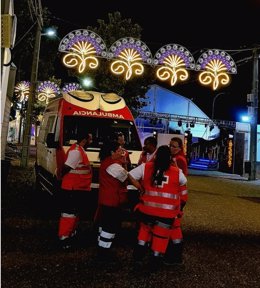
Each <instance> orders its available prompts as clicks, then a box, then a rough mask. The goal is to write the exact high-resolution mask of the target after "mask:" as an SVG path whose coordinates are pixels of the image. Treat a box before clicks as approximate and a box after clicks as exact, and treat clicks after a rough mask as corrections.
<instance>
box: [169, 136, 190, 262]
mask: <svg viewBox="0 0 260 288" xmlns="http://www.w3.org/2000/svg"><path fill="white" fill-rule="evenodd" d="M169 146H170V149H171V155H172V161H173V165H175V166H176V167H179V168H180V169H181V170H182V172H183V173H184V175H185V176H187V175H188V164H187V159H186V156H185V154H184V152H183V142H182V139H181V138H179V137H173V138H172V139H171V141H170V145H169ZM180 200H181V211H180V213H179V215H178V218H177V219H175V221H174V223H173V229H172V231H171V240H170V242H169V245H168V247H167V250H166V253H165V258H164V263H165V264H168V265H174V264H181V263H182V253H183V234H182V230H181V219H182V216H183V208H184V206H185V205H186V202H187V200H188V190H187V186H186V185H185V186H182V187H181V190H180Z"/></svg>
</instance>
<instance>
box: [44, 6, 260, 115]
mask: <svg viewBox="0 0 260 288" xmlns="http://www.w3.org/2000/svg"><path fill="white" fill-rule="evenodd" d="M61 3H62V2H60V1H53V0H42V6H43V7H45V6H47V7H48V9H49V10H50V12H51V13H52V15H53V16H54V17H55V18H56V19H54V20H53V22H52V24H53V25H55V26H58V27H59V28H58V34H59V37H60V38H63V37H64V36H66V34H67V33H69V32H70V31H73V30H76V29H84V28H86V27H87V26H97V19H103V20H105V22H108V17H107V15H108V13H112V12H115V11H119V12H120V13H121V15H122V17H123V18H131V19H132V23H136V24H139V25H140V26H141V27H142V29H143V31H142V38H141V40H142V41H143V42H144V43H145V44H146V45H147V46H148V47H149V48H150V50H151V52H152V53H153V55H154V54H155V52H156V51H157V50H158V49H159V48H161V47H162V46H164V45H166V44H172V43H176V44H179V45H182V46H184V47H186V48H187V49H188V50H189V51H190V52H191V53H192V55H193V56H194V58H195V61H196V60H197V59H198V58H199V56H200V55H201V54H202V52H204V51H205V50H207V49H221V50H225V51H227V52H228V53H229V54H230V55H231V57H232V58H233V59H234V60H235V62H236V64H237V69H238V74H237V75H231V78H232V82H231V84H230V85H229V86H225V88H222V89H220V90H217V92H216V91H214V92H213V91H212V90H211V89H210V88H208V86H207V87H204V86H201V84H199V82H198V81H197V80H196V74H194V75H193V77H192V78H191V79H190V80H188V81H187V82H185V83H184V84H177V85H176V86H174V87H171V86H170V85H168V86H167V84H165V82H162V86H164V87H165V88H167V89H169V90H172V91H174V92H176V93H179V94H181V95H183V96H185V97H187V98H190V99H193V102H194V103H195V104H197V105H198V106H199V107H200V108H201V109H202V110H203V111H204V112H205V113H206V114H207V115H208V116H209V117H210V116H211V112H212V102H213V98H214V96H215V95H217V94H218V93H220V92H225V93H226V94H224V95H221V96H219V97H218V98H217V100H216V102H215V113H214V115H215V117H214V118H216V119H225V120H234V121H240V117H239V112H241V113H242V112H244V114H245V113H246V112H247V105H248V104H247V102H246V95H247V94H248V93H250V92H251V89H252V80H253V62H252V60H251V59H249V60H248V61H245V60H244V59H246V58H248V57H249V58H250V57H251V56H252V48H253V47H256V46H258V47H259V46H260V32H259V27H260V25H259V23H260V22H259V21H260V20H259V19H260V18H259V17H260V16H259V15H260V0H238V1H223V0H219V1H201V0H198V1H163V2H158V3H154V4H151V2H148V1H144V2H141V1H140V0H139V1H124V0H121V1H113V0H110V1H107V0H106V1H105V0H103V1H102V0H99V1H93V2H91V7H88V6H87V3H90V2H89V1H84V0H81V1H80V0H73V1H70V2H69V3H70V4H67V3H68V2H67V1H66V2H63V4H62V7H61ZM72 4H73V5H72ZM140 4H142V6H145V7H142V8H141V7H140V6H139V5H140ZM232 4H233V5H232ZM95 5H96V9H95ZM226 5H229V6H226ZM64 69H66V68H65V67H64ZM227 101H229V102H231V104H228V103H227ZM241 113H240V114H241Z"/></svg>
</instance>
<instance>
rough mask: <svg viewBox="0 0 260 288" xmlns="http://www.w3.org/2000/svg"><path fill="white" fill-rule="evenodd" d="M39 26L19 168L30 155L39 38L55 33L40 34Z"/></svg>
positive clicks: (48, 31)
mask: <svg viewBox="0 0 260 288" xmlns="http://www.w3.org/2000/svg"><path fill="white" fill-rule="evenodd" d="M41 28H42V27H41V25H40V24H39V25H38V26H37V31H36V36H35V43H34V50H33V61H32V70H31V81H30V82H31V86H30V92H29V98H28V106H27V111H26V118H25V127H24V131H23V145H22V153H21V162H20V166H21V167H27V165H28V159H29V153H30V141H31V126H32V111H33V104H34V100H35V99H34V97H35V93H36V86H37V78H38V65H39V56H40V47H41V36H42V35H48V36H54V35H55V34H56V33H55V32H54V30H53V29H48V30H46V32H45V33H41Z"/></svg>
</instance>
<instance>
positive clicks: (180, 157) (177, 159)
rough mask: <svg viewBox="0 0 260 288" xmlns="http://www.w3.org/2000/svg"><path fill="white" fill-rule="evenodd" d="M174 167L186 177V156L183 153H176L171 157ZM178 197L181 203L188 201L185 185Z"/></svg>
mask: <svg viewBox="0 0 260 288" xmlns="http://www.w3.org/2000/svg"><path fill="white" fill-rule="evenodd" d="M172 159H173V163H174V165H175V166H177V167H179V168H180V169H181V170H182V172H183V174H184V175H185V176H187V175H188V163H187V159H186V156H185V155H184V153H183V151H180V152H178V153H177V154H176V155H174V156H173V157H172ZM180 197H181V201H182V202H187V200H188V189H187V185H185V186H182V187H181V191H180Z"/></svg>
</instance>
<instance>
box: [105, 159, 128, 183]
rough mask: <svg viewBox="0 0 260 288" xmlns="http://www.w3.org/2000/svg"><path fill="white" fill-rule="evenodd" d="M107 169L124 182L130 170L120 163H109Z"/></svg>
mask: <svg viewBox="0 0 260 288" xmlns="http://www.w3.org/2000/svg"><path fill="white" fill-rule="evenodd" d="M106 171H107V173H108V174H110V175H111V176H113V177H114V178H116V179H118V180H119V181H120V182H122V183H123V182H124V181H125V180H126V179H127V175H128V172H127V171H126V170H125V169H124V168H123V167H122V166H121V165H120V164H118V163H114V164H111V165H109V166H108V167H107V169H106Z"/></svg>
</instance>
